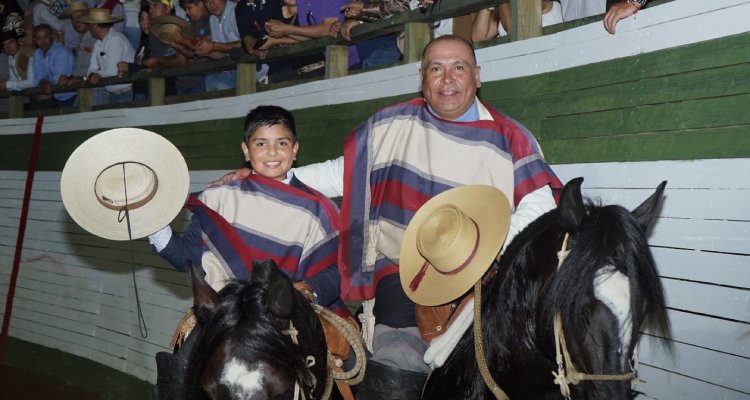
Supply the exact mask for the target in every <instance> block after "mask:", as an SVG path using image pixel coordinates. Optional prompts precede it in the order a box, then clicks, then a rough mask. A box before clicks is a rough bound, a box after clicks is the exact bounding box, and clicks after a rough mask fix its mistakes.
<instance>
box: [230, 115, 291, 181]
mask: <svg viewBox="0 0 750 400" xmlns="http://www.w3.org/2000/svg"><path fill="white" fill-rule="evenodd" d="M298 149H299V143H298V142H297V141H296V140H295V139H294V135H292V132H291V131H290V130H289V129H287V128H286V127H285V126H284V125H281V124H276V125H271V126H261V127H259V128H257V129H255V131H253V133H252V134H251V135H250V137H249V138H248V139H247V142H243V143H242V152H243V153H244V154H245V161H248V162H250V166H251V167H252V169H253V171H255V173H256V174H259V175H262V176H265V177H266V178H270V179H276V180H279V181H282V180H284V179H286V173H287V171H289V170H290V169H291V168H292V163H294V160H295V159H296V158H297V150H298Z"/></svg>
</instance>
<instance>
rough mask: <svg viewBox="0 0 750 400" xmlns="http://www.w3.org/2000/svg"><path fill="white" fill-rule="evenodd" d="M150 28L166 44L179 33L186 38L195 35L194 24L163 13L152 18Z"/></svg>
mask: <svg viewBox="0 0 750 400" xmlns="http://www.w3.org/2000/svg"><path fill="white" fill-rule="evenodd" d="M148 30H149V32H153V33H154V35H156V37H157V38H159V40H160V41H161V42H162V43H166V44H170V43H171V42H172V38H173V37H174V36H175V35H176V34H178V33H179V34H180V35H181V36H182V37H183V38H185V39H192V38H194V37H195V32H194V31H193V26H192V25H190V24H189V23H188V22H187V21H185V20H184V19H182V18H180V17H177V16H175V15H162V16H160V17H156V18H154V19H152V20H151V24H149V27H148Z"/></svg>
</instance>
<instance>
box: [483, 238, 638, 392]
mask: <svg viewBox="0 0 750 400" xmlns="http://www.w3.org/2000/svg"><path fill="white" fill-rule="evenodd" d="M569 240H570V234H569V233H567V232H566V233H565V238H564V239H563V243H562V247H561V248H560V251H558V252H557V259H558V263H557V269H558V270H559V269H560V267H561V266H562V264H563V262H564V261H565V258H566V257H567V256H568V254H569V253H570V250H569V248H568V242H569ZM481 301H482V280H481V279H480V280H479V281H478V282H477V283H476V284H475V285H474V352H475V353H476V356H477V364H478V367H479V372H480V373H481V375H482V379H484V383H485V384H486V385H487V387H488V388H489V389H490V391H491V392H492V394H493V395H494V396H495V398H496V399H498V400H510V398H509V397H508V395H507V394H506V393H505V392H504V391H503V390H502V389H500V387H499V386H498V384H497V383H496V382H495V380H494V379H493V378H492V375H490V372H489V369H488V368H487V360H486V359H485V356H484V345H483V343H482V314H481V310H482V306H481ZM554 330H555V353H556V355H555V361H556V362H557V372H555V371H552V376H554V380H553V381H554V383H555V384H556V385H558V386H560V394H562V396H563V397H564V398H565V399H567V400H570V385H577V384H579V383H581V381H628V380H629V381H630V383H631V387H633V388H634V387H635V385H636V384H637V383H638V378H637V377H636V370H637V369H638V346H637V345H636V347H635V350H634V351H633V357H632V358H631V362H630V369H631V372H628V373H625V374H620V375H607V374H584V373H582V372H579V371H578V370H577V369H576V368H575V366H574V365H573V361H572V359H571V357H570V352H569V351H568V345H567V343H566V341H565V333H564V332H563V327H562V318H561V317H560V312H559V311H558V312H556V313H555V321H554Z"/></svg>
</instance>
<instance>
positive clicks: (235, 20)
mask: <svg viewBox="0 0 750 400" xmlns="http://www.w3.org/2000/svg"><path fill="white" fill-rule="evenodd" d="M173 1H175V0H32V1H26V0H23V7H21V6H19V4H18V3H17V2H16V0H0V29H1V30H0V35H1V37H0V38H1V39H2V47H3V54H2V57H0V90H22V89H25V88H30V87H40V88H41V92H42V94H40V95H37V96H35V97H33V98H31V99H29V102H30V105H29V106H30V107H66V106H74V105H75V103H76V102H77V98H76V94H75V91H72V90H71V91H69V92H65V91H64V89H65V87H66V86H70V85H72V84H75V83H77V82H81V81H88V82H89V83H90V84H91V85H94V86H95V89H94V94H93V104H94V105H97V104H107V103H114V102H126V101H132V100H144V99H146V98H147V97H148V85H147V82H146V81H138V82H136V83H135V84H130V83H125V84H107V85H100V81H101V80H102V78H107V77H114V76H119V77H125V76H129V75H130V74H133V73H136V72H138V71H140V70H143V69H146V70H152V69H157V68H174V67H184V66H189V65H192V64H193V63H194V62H195V60H197V59H201V58H203V59H214V60H216V59H221V58H226V57H231V58H233V59H238V58H239V57H241V56H242V54H243V53H249V54H252V55H254V56H256V57H258V58H259V59H261V60H264V59H265V58H266V56H267V55H268V51H269V50H271V49H272V48H274V47H277V46H292V45H295V44H297V43H300V42H304V41H307V40H310V39H315V38H320V37H325V36H329V35H330V36H333V37H339V36H341V37H343V39H344V40H346V41H350V42H353V40H352V31H353V29H354V28H355V27H357V26H359V25H361V24H365V23H369V22H373V21H378V20H382V19H386V18H390V17H392V16H394V15H396V14H398V13H402V12H406V11H409V10H413V9H415V8H418V7H421V8H423V9H424V8H425V7H427V6H429V5H431V4H433V3H435V2H436V1H438V0H411V1H410V0H379V1H373V0H364V1H360V0H303V1H300V2H299V3H298V1H297V0H238V1H235V0H179V4H177V3H173ZM440 1H447V0H440ZM646 1H647V0H627V1H626V0H619V1H618V0H554V1H553V0H541V9H542V25H543V26H547V25H552V24H556V23H560V22H563V21H568V20H572V19H578V18H583V17H586V16H589V15H596V14H605V18H604V25H605V29H606V30H607V31H609V32H610V33H614V30H615V26H616V24H617V22H618V21H619V20H621V19H623V18H626V17H628V16H631V15H633V14H635V13H636V12H637V11H638V10H639V9H640V8H641V7H642V6H643V5H644V4H645V3H646ZM510 12H511V10H510V4H509V3H505V4H502V5H500V4H499V5H498V6H497V7H492V8H488V9H485V10H481V11H479V12H477V13H474V14H472V15H471V16H469V18H470V20H469V21H470V23H469V25H470V27H469V29H468V30H466V32H465V34H466V36H467V37H468V36H470V37H471V40H472V41H475V42H476V41H483V40H488V39H492V38H495V37H499V36H503V35H506V34H507V32H509V31H510ZM464 21H465V20H464ZM464 24H465V23H464ZM465 25H466V24H465ZM433 28H434V32H433V34H434V35H442V34H446V33H454V30H455V29H454V27H453V25H452V21H451V20H446V21H441V22H440V23H436V24H435V26H434V27H433ZM455 33H457V34H461V33H459V32H455ZM402 54H403V33H390V34H386V35H383V36H380V37H375V38H371V39H367V40H360V41H357V42H356V43H355V42H353V43H352V45H350V46H349V68H361V69H365V70H366V69H371V68H377V67H381V66H384V65H392V64H394V63H396V62H398V61H399V59H401V57H402ZM325 62H326V60H325V57H324V54H323V53H315V54H309V55H305V56H299V57H297V58H294V59H291V60H289V59H287V60H283V61H274V60H271V61H269V62H267V63H259V65H258V70H257V74H256V76H257V79H258V81H259V82H261V83H269V82H280V81H286V80H291V79H299V78H310V77H314V76H319V75H322V74H323V73H324V71H325ZM236 80H237V73H236V70H226V71H217V72H210V73H206V74H194V75H188V76H180V77H178V78H168V79H166V87H165V93H166V94H167V95H173V94H189V93H200V92H204V91H214V90H224V89H231V88H234V87H235V84H236ZM52 85H60V86H61V87H62V89H60V88H58V89H57V90H55V91H54V93H53V91H52V89H51V86H52ZM61 90H62V91H61Z"/></svg>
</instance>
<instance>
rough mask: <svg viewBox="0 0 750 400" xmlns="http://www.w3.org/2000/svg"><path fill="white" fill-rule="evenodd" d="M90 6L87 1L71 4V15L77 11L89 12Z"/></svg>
mask: <svg viewBox="0 0 750 400" xmlns="http://www.w3.org/2000/svg"><path fill="white" fill-rule="evenodd" d="M88 10H89V5H88V4H86V2H85V1H77V2H73V3H70V13H71V14H72V13H73V12H75V11H88Z"/></svg>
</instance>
